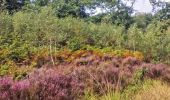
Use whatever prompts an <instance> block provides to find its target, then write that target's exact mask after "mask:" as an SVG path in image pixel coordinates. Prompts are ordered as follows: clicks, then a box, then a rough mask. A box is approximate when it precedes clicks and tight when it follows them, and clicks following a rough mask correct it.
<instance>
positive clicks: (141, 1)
mask: <svg viewBox="0 0 170 100" xmlns="http://www.w3.org/2000/svg"><path fill="white" fill-rule="evenodd" d="M124 1H127V0H124ZM160 1H165V2H170V0H160ZM134 9H135V11H136V12H142V13H150V12H152V6H151V4H150V2H149V0H136V3H135V4H134ZM101 12H102V9H101V8H97V9H96V13H95V14H94V15H96V14H99V13H101Z"/></svg>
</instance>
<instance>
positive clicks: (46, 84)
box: [0, 69, 84, 100]
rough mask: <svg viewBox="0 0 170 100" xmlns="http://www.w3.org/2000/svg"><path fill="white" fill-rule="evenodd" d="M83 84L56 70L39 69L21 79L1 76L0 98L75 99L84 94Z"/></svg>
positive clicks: (27, 99)
mask: <svg viewBox="0 0 170 100" xmlns="http://www.w3.org/2000/svg"><path fill="white" fill-rule="evenodd" d="M83 86H84V85H83V84H82V83H81V82H78V81H77V80H76V79H74V78H73V77H71V76H68V75H62V74H57V73H56V72H55V71H54V70H50V69H49V70H46V71H45V70H37V71H36V72H33V73H31V74H30V76H29V78H27V79H24V80H20V81H14V80H12V79H11V78H0V90H1V91H0V100H74V99H75V98H78V97H79V96H80V95H82V94H83V92H84V87H83Z"/></svg>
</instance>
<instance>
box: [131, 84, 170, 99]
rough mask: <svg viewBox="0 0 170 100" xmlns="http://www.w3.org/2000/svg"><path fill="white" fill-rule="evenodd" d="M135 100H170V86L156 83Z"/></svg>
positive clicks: (140, 93)
mask: <svg viewBox="0 0 170 100" xmlns="http://www.w3.org/2000/svg"><path fill="white" fill-rule="evenodd" d="M134 100H170V86H168V85H167V84H165V83H162V82H159V81H156V82H154V83H153V86H152V87H150V88H148V87H147V88H144V90H142V91H141V92H139V93H138V94H137V95H136V96H135V99H134Z"/></svg>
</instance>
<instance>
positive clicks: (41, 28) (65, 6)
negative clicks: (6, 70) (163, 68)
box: [0, 0, 170, 62]
mask: <svg viewBox="0 0 170 100" xmlns="http://www.w3.org/2000/svg"><path fill="white" fill-rule="evenodd" d="M129 2H131V5H132V6H129V5H128V6H127V5H126V4H125V3H124V2H122V1H120V0H111V1H107V0H106V1H104V0H52V1H50V0H33V1H29V0H20V1H18V0H5V1H3V0H2V1H1V2H0V5H1V6H0V9H1V13H0V61H1V62H5V61H7V60H12V61H16V62H17V61H20V60H22V59H24V58H27V57H28V56H29V55H30V54H31V53H32V52H34V51H36V50H38V49H39V48H42V47H46V48H49V51H50V52H54V51H56V50H58V49H61V48H69V49H71V50H78V49H82V48H84V47H85V46H87V45H90V46H93V47H97V48H106V47H110V48H112V49H129V50H134V51H140V52H143V53H144V54H145V56H146V60H148V59H149V60H155V61H169V58H170V55H169V54H170V39H169V38H170V28H169V26H170V19H169V17H170V16H169V4H168V3H163V2H162V5H160V4H159V5H158V6H161V7H162V9H161V10H159V11H157V12H156V13H155V14H137V15H135V16H132V13H134V10H133V4H134V2H135V1H129ZM153 4H154V7H155V6H157V4H158V3H153ZM96 7H103V9H106V10H105V11H104V12H103V13H101V14H98V15H94V16H91V15H92V14H93V11H94V10H95V9H96ZM87 10H88V11H87ZM89 11H90V12H91V13H87V12H89Z"/></svg>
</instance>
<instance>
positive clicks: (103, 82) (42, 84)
mask: <svg viewBox="0 0 170 100" xmlns="http://www.w3.org/2000/svg"><path fill="white" fill-rule="evenodd" d="M64 52H67V51H64ZM69 52H70V51H69ZM129 55H131V54H129V53H128V52H127V53H126V57H120V56H114V55H109V54H103V55H100V53H99V52H97V53H96V52H94V51H81V50H80V51H76V52H75V53H74V54H71V53H67V54H65V55H64V54H63V55H62V57H64V58H62V59H65V60H63V62H67V61H69V63H68V62H67V63H63V62H62V63H59V64H58V65H55V66H53V67H51V66H50V65H48V64H46V65H44V66H42V68H40V69H35V70H34V71H33V72H31V73H29V74H28V75H27V76H26V77H25V78H24V79H23V80H19V81H15V80H13V79H12V78H6V77H1V78H0V100H77V99H81V98H80V97H81V96H83V95H84V91H85V90H86V89H91V90H92V91H93V92H94V93H97V94H99V95H103V94H105V93H107V92H108V90H111V91H117V90H118V91H121V90H123V89H124V88H126V86H128V85H129V84H131V83H132V82H133V81H134V79H135V77H134V75H135V74H136V72H138V70H142V74H140V75H142V76H140V78H139V80H142V81H143V79H145V78H151V79H162V80H164V81H167V82H169V81H170V69H169V68H168V66H167V65H164V64H151V63H145V62H143V61H142V60H141V59H139V58H137V57H133V56H129ZM136 55H138V54H136ZM66 56H67V57H69V58H67V57H66ZM70 59H71V60H70ZM47 65H48V66H47Z"/></svg>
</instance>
